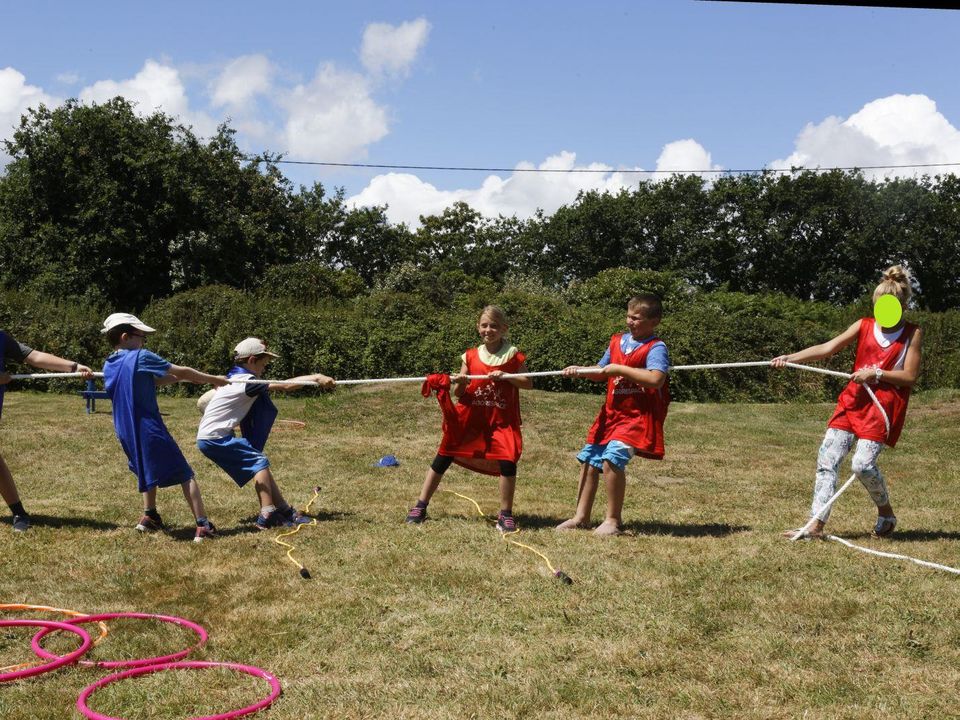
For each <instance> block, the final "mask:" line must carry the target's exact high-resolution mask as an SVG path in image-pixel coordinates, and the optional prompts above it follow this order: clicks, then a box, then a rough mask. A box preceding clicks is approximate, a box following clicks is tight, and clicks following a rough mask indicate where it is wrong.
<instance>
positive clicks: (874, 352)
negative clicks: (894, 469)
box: [770, 265, 922, 537]
mask: <svg viewBox="0 0 960 720" xmlns="http://www.w3.org/2000/svg"><path fill="white" fill-rule="evenodd" d="M911 295H912V290H911V287H910V274H909V272H908V271H907V270H906V269H905V268H903V267H901V266H900V265H893V266H891V267H889V268H887V269H886V270H885V271H884V273H883V278H882V279H881V281H880V284H879V285H877V287H876V289H875V290H874V291H873V302H874V305H875V306H876V304H877V301H878V300H880V299H881V298H883V297H884V296H892V297H893V298H895V299H896V300H897V302H898V303H899V306H900V308H901V313H895V314H894V315H895V316H896V315H899V319H898V320H897V321H896V322H892V321H890V320H887V322H888V323H890V325H891V326H890V327H884V326H883V325H881V323H880V322H879V321H877V320H875V319H874V318H872V317H865V318H861V319H860V320H857V321H856V322H855V323H853V324H852V325H851V326H850V327H848V328H847V329H846V330H844V331H843V332H842V333H840V334H839V335H837V336H836V337H835V338H833V339H832V340H828V341H827V342H825V343H822V344H820V345H813V346H811V347H808V348H806V349H804V350H800V351H799V352H795V353H792V354H790V355H781V356H779V357H777V358H774V359H773V360H772V361H771V362H770V364H771V365H772V366H773V367H783V366H784V364H785V363H788V362H791V363H803V362H808V361H810V360H821V359H823V358H827V357H830V356H831V355H834V354H836V353H838V352H840V351H841V350H842V349H843V348H845V347H847V346H848V345H850V344H851V343H856V347H857V354H856V359H855V360H854V364H853V371H852V373H853V376H852V377H851V379H850V382H849V383H848V384H847V386H846V387H845V388H844V389H843V392H841V393H840V397H839V398H838V400H837V407H836V409H835V410H834V412H833V416H832V417H831V418H830V421H829V422H828V423H827V432H826V435H825V436H824V438H823V443H822V444H821V446H820V452H819V455H818V456H817V475H816V481H815V484H814V490H813V503H812V505H811V508H810V515H811V517H812V518H813V517H816V518H817V520H816V522H814V523H813V525H812V527H811V528H810V529H809V530H808V531H807V533H806V534H807V535H809V536H812V537H823V528H824V525H825V524H826V521H827V518H828V517H829V509H827V510H826V511H825V512H823V513H822V514H821V510H822V509H823V507H824V505H825V504H826V502H827V500H829V499H830V497H831V496H832V495H833V493H834V492H835V490H836V485H837V472H838V470H839V469H840V464H841V463H842V462H843V459H844V457H846V455H847V453H849V452H850V449H851V448H852V447H853V443H854V440H856V444H857V447H856V450H855V452H854V454H853V467H852V470H853V473H854V474H855V475H856V476H857V478H858V479H859V480H860V482H861V483H863V486H864V487H865V488H866V489H867V492H869V493H870V498H871V499H872V500H873V502H874V504H875V505H876V506H877V523H876V525H875V526H874V530H873V533H874V535H875V536H876V537H888V536H889V535H891V534H892V533H893V531H894V528H896V526H897V518H896V516H895V515H894V513H893V507H892V506H891V504H890V496H889V493H888V492H887V484H886V481H885V480H884V478H883V474H882V473H881V472H880V468H879V467H877V457H878V456H879V455H880V451H881V450H882V449H883V446H884V445H888V446H889V447H894V446H895V445H896V444H897V440H898V439H899V437H900V432H901V430H902V429H903V421H904V418H905V416H906V412H907V403H908V402H909V400H910V390H911V388H912V387H913V385H914V383H916V381H917V376H918V375H919V374H920V343H921V339H922V332H921V330H920V328H919V327H918V326H917V325H914V324H913V323H909V322H906V321H905V320H904V319H903V317H902V309H905V308H906V306H907V303H908V302H909V300H910V296H911ZM887 302H892V301H887ZM893 304H894V305H896V303H893ZM864 385H869V387H870V389H872V390H873V394H874V395H875V396H876V398H877V402H874V400H873V398H871V397H870V394H869V393H868V392H867V391H866V388H865V387H864ZM878 406H879V407H878ZM881 408H882V410H881ZM796 532H797V531H796V530H792V531H788V532H787V533H784V534H785V535H786V536H788V537H793V536H794V534H795V533H796Z"/></svg>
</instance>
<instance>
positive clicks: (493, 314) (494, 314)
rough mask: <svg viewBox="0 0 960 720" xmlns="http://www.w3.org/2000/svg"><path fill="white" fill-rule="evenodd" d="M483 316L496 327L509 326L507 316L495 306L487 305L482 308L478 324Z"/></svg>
mask: <svg viewBox="0 0 960 720" xmlns="http://www.w3.org/2000/svg"><path fill="white" fill-rule="evenodd" d="M484 315H486V316H487V317H489V318H490V319H491V320H493V321H494V322H495V323H497V325H502V326H503V327H507V326H508V325H509V324H510V323H508V322H507V314H506V313H505V312H504V311H503V310H502V309H501V308H500V307H499V306H497V305H487V306H486V307H484V308H483V310H481V311H480V317H479V318H477V322H478V323H479V322H480V320H481V319H482V318H483V316H484Z"/></svg>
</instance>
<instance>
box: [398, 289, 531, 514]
mask: <svg viewBox="0 0 960 720" xmlns="http://www.w3.org/2000/svg"><path fill="white" fill-rule="evenodd" d="M506 331H507V320H506V316H505V315H504V313H503V311H502V310H501V309H500V308H498V307H496V306H495V305H488V306H487V307H485V308H484V309H483V311H482V312H481V313H480V320H479V321H478V322H477V332H479V333H480V338H481V339H482V340H483V344H482V345H480V346H479V347H476V348H471V349H470V350H467V352H465V353H464V354H463V356H462V358H461V365H460V372H459V373H458V374H456V375H454V376H453V377H452V378H450V380H451V381H452V383H453V394H454V395H455V396H456V397H457V398H459V402H458V403H457V404H456V405H453V404H452V403H451V402H450V399H449V395H447V394H446V389H445V388H444V387H442V386H438V387H436V388H435V389H437V390H438V400H439V401H440V403H441V407H444V405H446V407H445V409H444V423H443V439H442V440H441V441H440V447H439V448H438V449H437V456H436V457H435V458H434V459H433V463H432V464H431V465H430V468H429V469H428V470H427V476H426V478H425V479H424V481H423V488H422V489H421V491H420V498H419V499H418V500H417V504H416V505H415V506H414V507H413V508H411V509H410V512H409V513H408V514H407V522H408V523H411V524H419V523H422V522H423V521H424V520H426V519H427V504H428V503H429V502H430V498H431V497H432V496H433V493H434V492H436V490H437V486H439V484H440V481H441V480H442V479H443V474H444V473H445V472H446V471H447V469H448V468H449V467H450V465H451V464H452V463H456V464H457V465H461V466H462V467H465V468H467V469H469V470H473V471H474V472H479V473H484V474H486V475H499V476H500V514H499V516H498V517H497V528H498V529H499V530H500V531H501V532H513V531H515V530H516V529H517V526H516V521H515V520H514V519H513V493H514V489H515V488H516V483H517V462H518V461H519V460H520V454H521V453H522V452H523V437H522V436H521V434H520V424H521V421H520V389H521V388H523V389H529V388H531V387H533V381H532V380H531V379H530V378H506V379H500V376H501V375H504V374H513V373H524V372H526V371H527V367H526V357H525V356H524V354H523V353H522V352H520V351H519V350H517V348H516V347H514V346H513V345H511V344H510V342H509V341H508V340H507V339H506V337H505V333H506ZM467 375H489V376H490V379H488V380H469V381H468V380H467ZM431 377H436V378H438V379H439V378H440V377H441V376H431ZM441 385H442V384H441ZM427 394H429V392H427Z"/></svg>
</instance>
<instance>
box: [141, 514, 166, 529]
mask: <svg viewBox="0 0 960 720" xmlns="http://www.w3.org/2000/svg"><path fill="white" fill-rule="evenodd" d="M166 529H167V526H166V525H164V524H163V520H161V519H160V516H159V515H155V516H153V517H151V516H150V515H147V514H144V515H143V516H141V518H140V522H138V523H137V530H139V531H140V532H142V533H155V532H161V531H163V530H166Z"/></svg>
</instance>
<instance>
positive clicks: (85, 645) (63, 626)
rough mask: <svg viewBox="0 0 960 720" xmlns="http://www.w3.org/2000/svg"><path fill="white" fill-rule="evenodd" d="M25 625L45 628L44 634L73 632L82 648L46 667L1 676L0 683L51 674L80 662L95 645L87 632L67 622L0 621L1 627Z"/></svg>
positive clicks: (58, 657) (40, 666)
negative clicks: (81, 657)
mask: <svg viewBox="0 0 960 720" xmlns="http://www.w3.org/2000/svg"><path fill="white" fill-rule="evenodd" d="M24 625H26V626H30V627H40V628H44V632H52V631H53V630H66V631H67V632H72V633H75V634H76V635H79V636H80V639H81V640H83V642H82V643H81V644H80V647H79V648H78V649H76V650H74V651H73V652H72V653H70V654H68V655H64V656H63V657H60V656H55V657H56V660H54V661H53V662H48V663H47V664H46V665H38V666H36V667H30V668H26V669H25V670H15V671H14V672H7V673H3V674H0V682H9V681H10V680H19V679H20V678H27V677H33V676H34V675H40V674H42V673H45V672H50V671H51V670H56V669H57V668H59V667H63V666H64V665H69V664H70V663H72V662H76V661H77V660H79V659H80V656H81V655H83V654H84V653H85V652H86V651H87V650H89V649H90V645H92V644H93V641H92V640H91V639H90V635H89V634H88V633H87V631H86V630H84V629H83V628H79V627H76V626H75V625H70V624H68V623H65V622H56V621H54V620H0V627H20V626H24Z"/></svg>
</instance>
